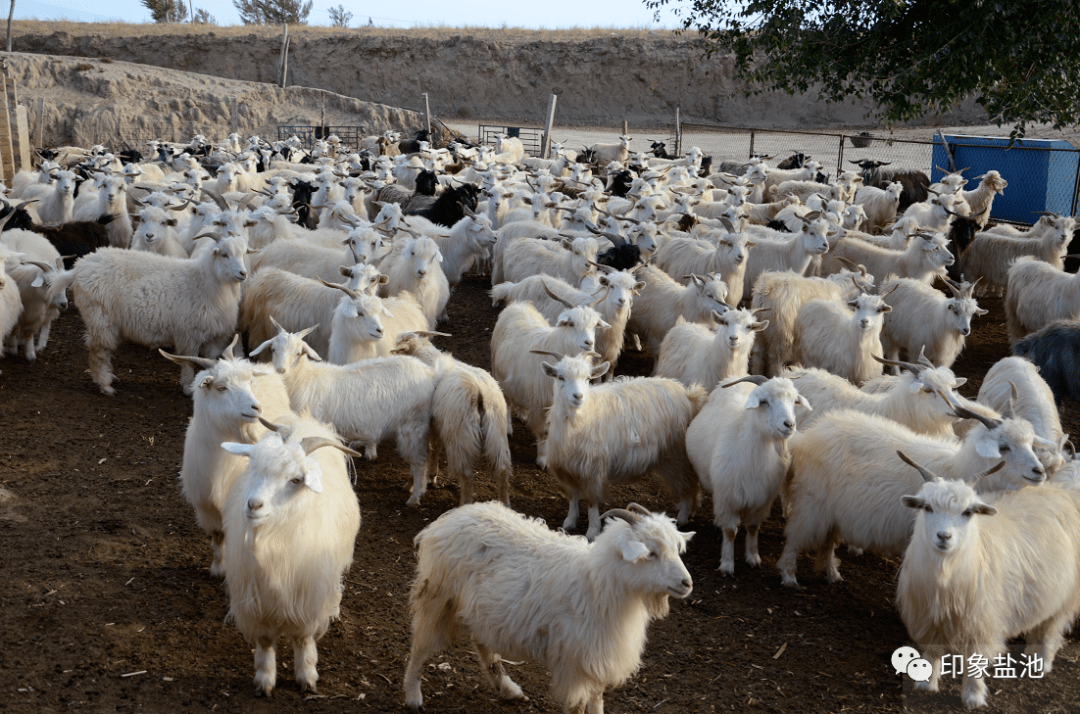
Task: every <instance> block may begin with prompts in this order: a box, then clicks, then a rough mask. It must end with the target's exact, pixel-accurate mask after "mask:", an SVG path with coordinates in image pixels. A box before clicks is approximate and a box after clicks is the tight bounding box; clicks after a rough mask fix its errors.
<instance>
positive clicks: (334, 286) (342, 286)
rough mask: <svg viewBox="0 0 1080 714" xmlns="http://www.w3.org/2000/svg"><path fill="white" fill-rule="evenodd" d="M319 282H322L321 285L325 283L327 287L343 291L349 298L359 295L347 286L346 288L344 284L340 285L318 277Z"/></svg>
mask: <svg viewBox="0 0 1080 714" xmlns="http://www.w3.org/2000/svg"><path fill="white" fill-rule="evenodd" d="M316 277H317V276H316ZM319 282H320V283H322V284H323V285H325V286H326V287H328V288H334V289H336V290H340V291H341V292H343V293H345V294H346V295H348V296H349V297H351V298H354V299H355V298H358V297H360V293H358V292H356V291H355V290H350V289H349V288H347V287H345V286H344V285H341V284H339V283H328V282H326V281H325V280H323V279H322V278H321V277H320V278H319Z"/></svg>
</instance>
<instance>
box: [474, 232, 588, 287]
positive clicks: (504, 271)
mask: <svg viewBox="0 0 1080 714" xmlns="http://www.w3.org/2000/svg"><path fill="white" fill-rule="evenodd" d="M499 240H500V241H502V240H503V238H502V237H500V238H499ZM599 250H600V244H599V243H597V242H596V239H595V238H585V237H579V238H574V239H572V240H571V239H569V238H563V239H562V241H559V242H556V241H545V240H535V239H532V238H519V239H517V240H512V241H511V242H510V243H509V244H508V245H506V247H505V249H504V250H502V251H500V250H499V246H498V245H496V251H495V258H494V265H493V266H492V271H491V280H492V284H493V285H498V284H499V283H501V282H513V283H518V282H521V281H522V280H524V279H525V278H527V277H529V276H530V275H540V274H546V275H551V276H552V277H556V278H562V279H563V280H565V281H566V282H568V283H570V284H571V285H573V286H575V287H576V286H578V285H581V281H582V280H583V279H584V278H585V276H587V275H589V274H591V273H593V272H594V271H595V268H594V267H593V264H594V263H596V254H597V252H599ZM496 266H497V267H498V274H499V276H501V279H500V280H498V282H496V280H495V278H496Z"/></svg>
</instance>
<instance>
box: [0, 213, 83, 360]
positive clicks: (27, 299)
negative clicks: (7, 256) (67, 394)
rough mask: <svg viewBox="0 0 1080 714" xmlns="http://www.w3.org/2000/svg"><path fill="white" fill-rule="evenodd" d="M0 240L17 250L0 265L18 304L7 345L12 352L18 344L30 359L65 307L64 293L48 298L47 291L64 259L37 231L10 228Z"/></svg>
mask: <svg viewBox="0 0 1080 714" xmlns="http://www.w3.org/2000/svg"><path fill="white" fill-rule="evenodd" d="M9 215H10V214H9ZM0 244H2V246H3V247H4V248H6V249H7V250H8V251H10V252H11V253H15V254H21V257H20V258H18V260H16V261H13V262H12V263H11V264H10V265H7V264H4V265H0V270H6V271H7V274H8V276H9V277H10V278H12V279H13V280H14V282H15V284H16V285H17V286H18V291H19V298H20V300H21V305H22V311H21V312H20V313H19V315H18V318H19V321H18V323H17V324H16V326H15V328H14V329H13V330H12V331H11V337H10V346H11V347H12V348H13V350H12V351H13V352H17V351H18V349H19V347H20V346H21V347H22V348H23V350H24V354H25V355H26V359H27V361H29V362H33V361H34V360H35V359H37V353H38V352H40V351H41V350H43V349H45V345H46V344H48V342H49V331H50V330H51V329H52V323H53V320H55V319H56V318H57V317H58V316H59V315H60V311H61V310H65V309H67V295H66V294H65V293H59V294H57V295H54V296H53V297H52V299H50V298H49V294H48V293H49V288H50V287H51V286H52V283H53V281H54V280H56V277H57V275H58V273H59V272H60V271H62V270H63V269H64V263H63V261H62V260H61V258H60V253H59V251H57V250H56V248H55V247H54V246H53V244H52V243H50V242H49V241H48V239H47V238H45V237H44V236H42V235H40V234H38V233H34V232H31V231H27V230H22V229H19V228H14V229H12V230H8V231H4V232H3V233H0ZM0 289H2V288H0ZM4 334H6V330H5V331H4Z"/></svg>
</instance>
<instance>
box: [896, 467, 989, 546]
mask: <svg viewBox="0 0 1080 714" xmlns="http://www.w3.org/2000/svg"><path fill="white" fill-rule="evenodd" d="M903 503H904V505H905V506H907V507H908V508H915V509H918V510H919V511H920V513H919V514H918V516H917V517H916V519H915V533H916V535H915V538H917V539H921V541H922V542H923V543H926V544H928V545H932V546H933V547H934V552H937V553H939V554H941V555H945V554H947V553H951V552H955V551H960V550H963V548H964V544H965V542H966V541H967V540H968V538H969V537H972V536H970V535H969V531H970V529H971V528H973V527H975V528H977V527H978V526H977V524H978V520H975V519H973V518H972V516H976V515H987V516H992V515H994V514H995V513H997V510H996V509H995V508H994V507H993V506H989V505H987V504H985V503H983V502H982V501H981V500H980V499H979V497H978V496H977V495H976V493H975V490H974V489H973V488H972V487H971V486H969V485H968V484H966V483H964V482H963V481H945V480H944V479H941V478H938V479H936V480H934V481H930V482H928V483H925V484H923V486H922V488H921V489H919V493H918V495H916V496H904V497H903Z"/></svg>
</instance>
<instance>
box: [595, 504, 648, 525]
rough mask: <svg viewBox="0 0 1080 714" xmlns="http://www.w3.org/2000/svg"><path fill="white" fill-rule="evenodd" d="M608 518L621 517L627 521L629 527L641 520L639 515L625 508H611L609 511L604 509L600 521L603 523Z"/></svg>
mask: <svg viewBox="0 0 1080 714" xmlns="http://www.w3.org/2000/svg"><path fill="white" fill-rule="evenodd" d="M609 518H621V519H623V520H624V521H626V522H627V523H629V524H630V526H631V527H633V526H636V525H637V524H638V523H640V522H641V516H639V515H638V514H637V513H634V512H633V511H628V510H626V509H625V508H612V509H611V510H609V511H605V512H604V515H602V516H600V522H601V523H603V522H604V521H606V520H607V519H609Z"/></svg>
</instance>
